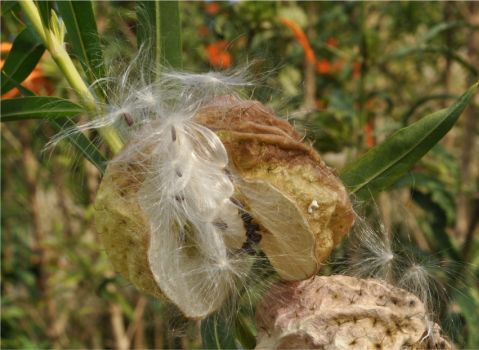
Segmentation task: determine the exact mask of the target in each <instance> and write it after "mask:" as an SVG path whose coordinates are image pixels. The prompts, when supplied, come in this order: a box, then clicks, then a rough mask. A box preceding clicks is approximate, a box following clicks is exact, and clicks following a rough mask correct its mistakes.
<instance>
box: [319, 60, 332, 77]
mask: <svg viewBox="0 0 479 350" xmlns="http://www.w3.org/2000/svg"><path fill="white" fill-rule="evenodd" d="M331 70H332V66H331V63H329V61H328V60H326V59H321V60H319V61H318V62H317V63H316V71H317V72H318V73H319V74H329V73H331Z"/></svg>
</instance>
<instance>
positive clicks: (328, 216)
mask: <svg viewBox="0 0 479 350" xmlns="http://www.w3.org/2000/svg"><path fill="white" fill-rule="evenodd" d="M195 119H196V120H197V121H198V122H200V123H201V124H203V125H205V126H207V127H208V128H210V129H211V130H213V131H215V133H216V134H217V135H218V136H219V137H220V139H221V141H222V142H223V144H224V145H225V147H226V150H227V152H228V157H229V167H230V170H231V172H233V173H234V174H235V175H236V179H237V180H236V185H237V188H238V191H239V192H240V193H241V195H242V200H243V201H244V204H245V205H246V207H247V209H248V211H249V212H250V213H251V215H252V216H253V217H254V218H255V220H256V221H257V222H258V223H259V224H260V225H261V227H262V233H263V234H262V239H261V241H260V243H259V245H260V248H261V249H262V250H263V251H264V253H265V254H266V255H267V256H268V259H269V260H270V262H271V263H272V265H273V266H274V267H275V269H276V271H277V272H278V274H279V275H280V276H281V277H282V278H283V279H286V280H302V279H305V278H308V277H311V276H312V275H313V274H315V273H316V272H317V271H318V269H319V266H320V263H321V262H323V261H324V260H325V259H327V258H328V257H329V255H330V253H331V250H332V249H333V247H334V246H335V245H336V244H337V243H338V242H339V241H340V240H341V238H342V237H343V236H344V235H345V234H346V233H348V231H349V229H350V228H351V226H352V223H353V211H352V208H351V203H350V200H349V197H348V194H347V192H346V190H345V188H344V186H343V184H342V183H341V182H340V180H339V179H338V178H337V176H336V175H335V174H334V173H333V171H332V170H331V169H329V168H328V167H327V166H326V165H325V163H324V162H323V161H322V160H321V158H320V156H319V154H318V153H317V152H316V150H315V149H314V148H313V147H312V146H311V145H310V144H308V143H306V142H303V137H302V136H301V135H300V134H299V133H298V132H297V131H296V130H295V129H294V128H293V126H292V125H291V124H289V123H288V122H287V121H285V120H282V119H279V118H277V117H276V116H274V114H272V112H271V111H269V110H268V109H267V108H266V107H264V106H263V105H262V104H261V103H259V102H256V101H241V100H238V99H236V98H233V97H229V98H227V97H226V98H222V99H217V100H216V101H215V103H213V104H211V105H209V106H205V107H204V108H202V109H201V110H200V111H199V113H198V115H197V116H196V117H195Z"/></svg>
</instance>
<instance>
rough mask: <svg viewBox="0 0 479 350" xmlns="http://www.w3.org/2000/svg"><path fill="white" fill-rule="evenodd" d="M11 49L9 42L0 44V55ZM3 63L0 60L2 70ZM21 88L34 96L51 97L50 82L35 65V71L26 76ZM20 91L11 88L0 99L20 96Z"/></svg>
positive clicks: (51, 88)
mask: <svg viewBox="0 0 479 350" xmlns="http://www.w3.org/2000/svg"><path fill="white" fill-rule="evenodd" d="M11 48H12V43H9V42H2V43H0V52H1V53H2V54H7V53H8V52H9V51H10V50H11ZM4 63H5V61H4V60H3V59H2V60H0V68H3V64H4ZM22 86H24V87H26V88H27V89H28V90H31V91H33V92H34V93H35V94H42V93H43V94H46V95H52V94H53V87H52V84H51V82H50V81H49V80H48V79H47V78H45V76H44V75H43V71H42V69H41V68H40V67H39V65H37V66H36V67H35V69H33V71H32V72H31V73H30V74H29V75H28V77H27V78H26V79H25V80H24V81H23V82H22ZM20 94H21V93H20V91H19V90H18V89H17V88H13V89H12V90H10V91H8V92H6V93H5V94H3V95H2V99H4V98H12V97H15V96H18V95H20Z"/></svg>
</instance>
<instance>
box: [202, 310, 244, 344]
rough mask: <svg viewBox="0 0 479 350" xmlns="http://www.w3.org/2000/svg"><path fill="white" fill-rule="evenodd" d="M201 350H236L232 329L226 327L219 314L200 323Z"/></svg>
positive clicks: (230, 326) (229, 326)
mask: <svg viewBox="0 0 479 350" xmlns="http://www.w3.org/2000/svg"><path fill="white" fill-rule="evenodd" d="M201 338H202V349H237V347H236V343H235V338H234V327H232V325H228V324H227V323H226V322H225V320H224V319H223V318H222V317H221V316H220V315H219V314H213V315H211V316H209V317H208V318H206V319H205V320H203V321H202V322H201Z"/></svg>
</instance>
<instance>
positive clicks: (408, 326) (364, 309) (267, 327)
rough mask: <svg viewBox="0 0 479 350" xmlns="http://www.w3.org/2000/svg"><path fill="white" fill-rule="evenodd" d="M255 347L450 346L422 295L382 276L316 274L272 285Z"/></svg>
mask: <svg viewBox="0 0 479 350" xmlns="http://www.w3.org/2000/svg"><path fill="white" fill-rule="evenodd" d="M256 318H257V327H258V329H259V334H258V339H257V347H256V348H257V349H388V350H389V349H391V350H394V349H398V350H399V349H451V348H452V347H451V344H450V343H449V342H448V341H447V339H445V338H444V337H443V336H441V334H440V328H439V326H438V325H437V324H432V323H431V322H430V321H429V320H428V318H427V316H426V312H425V309H424V305H423V304H422V303H421V301H420V300H419V299H418V298H417V297H416V296H414V295H412V294H411V293H408V292H407V291H405V290H403V289H399V288H396V287H393V286H391V285H389V284H387V283H385V282H383V281H379V280H374V279H367V280H364V279H358V278H354V277H349V276H321V277H319V276H315V277H314V278H312V279H309V280H305V281H301V282H289V283H281V284H278V285H276V286H273V287H272V288H271V289H270V292H269V293H268V294H267V295H266V296H265V297H264V299H263V300H262V302H261V304H260V305H259V307H258V308H257V311H256Z"/></svg>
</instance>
